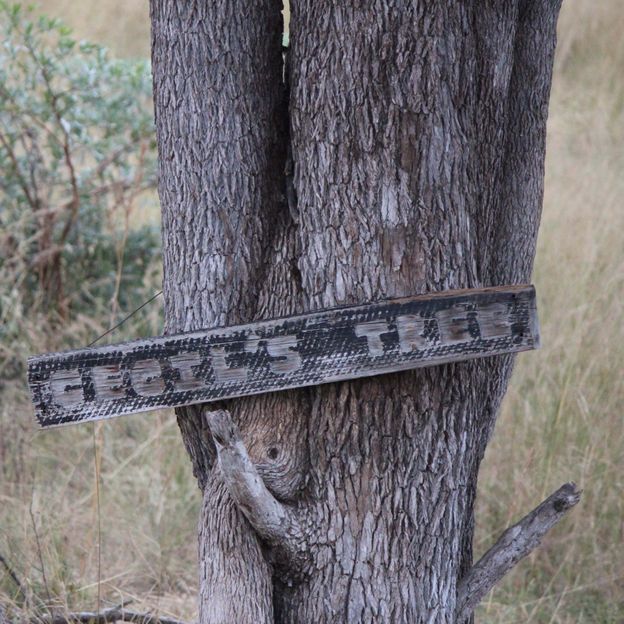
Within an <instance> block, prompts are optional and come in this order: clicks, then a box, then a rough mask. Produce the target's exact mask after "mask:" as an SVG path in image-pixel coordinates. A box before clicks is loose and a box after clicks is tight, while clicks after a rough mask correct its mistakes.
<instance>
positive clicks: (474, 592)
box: [457, 483, 581, 622]
mask: <svg viewBox="0 0 624 624" xmlns="http://www.w3.org/2000/svg"><path fill="white" fill-rule="evenodd" d="M580 498H581V492H580V491H579V490H578V489H577V487H576V485H575V484H574V483H565V484H564V485H562V486H561V487H560V488H559V489H558V490H557V491H556V492H555V493H554V494H551V495H550V496H549V497H548V498H547V499H546V500H545V501H544V502H543V503H541V504H540V505H539V506H538V507H536V508H535V509H534V510H533V511H532V512H531V513H529V514H528V515H526V516H525V517H524V518H522V520H520V522H518V523H517V524H514V525H513V526H512V527H509V528H508V529H507V530H506V531H505V532H504V533H503V534H502V535H501V536H500V538H499V539H498V541H497V542H496V544H494V546H492V548H490V550H488V551H487V552H486V553H485V555H483V557H481V559H480V560H479V561H478V562H477V563H476V564H475V565H474V566H473V567H472V568H471V569H470V570H469V572H468V573H467V574H466V576H465V577H464V578H463V579H462V580H461V582H460V583H459V587H458V589H457V621H458V622H465V621H466V620H467V619H468V618H469V617H470V615H471V614H472V612H473V611H474V609H475V608H476V606H477V605H478V604H479V603H480V602H481V600H482V599H483V598H484V596H485V595H486V594H487V593H488V592H489V591H490V590H491V589H492V587H494V585H496V583H498V581H500V580H501V579H502V578H503V576H504V575H505V574H506V573H507V572H508V571H509V570H510V569H511V568H512V567H513V566H514V565H516V563H518V561H520V559H523V558H524V557H526V556H527V555H528V554H530V553H531V551H533V550H534V549H535V548H537V546H539V544H540V541H541V539H542V537H544V535H546V533H548V531H549V530H550V529H551V528H552V527H553V526H554V525H555V524H556V523H557V522H559V520H561V519H562V518H563V517H564V516H565V514H566V512H567V511H569V510H570V509H571V508H572V507H574V505H576V504H577V503H578V502H579V500H580Z"/></svg>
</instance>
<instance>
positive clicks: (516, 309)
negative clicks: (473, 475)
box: [28, 286, 539, 427]
mask: <svg viewBox="0 0 624 624" xmlns="http://www.w3.org/2000/svg"><path fill="white" fill-rule="evenodd" d="M538 342H539V332H538V329H537V312H536V305H535V290H534V288H533V287H532V286H510V287H502V288H485V289H474V290H457V291H448V292H443V293H435V294H429V295H421V296H416V297H408V298H402V299H394V300H388V301H383V302H379V303H372V304H369V305H362V306H354V307H344V308H335V309H332V310H326V311H322V312H315V313H311V314H304V315H300V316H293V317H287V318H282V319H276V320H268V321H260V322H257V323H253V324H248V325H238V326H234V327H226V328H217V329H209V330H205V331H196V332H189V333H184V334H179V335H177V336H160V337H157V338H150V339H144V340H136V341H133V342H129V343H124V344H119V345H111V346H105V347H100V348H87V349H80V350H76V351H68V352H66V353H55V354H48V355H42V356H37V357H33V358H31V359H30V360H29V367H28V379H29V384H30V388H31V392H32V398H33V403H34V405H35V407H36V415H37V419H38V420H39V423H40V424H41V426H43V427H47V426H52V425H59V424H64V423H73V422H82V421H89V420H96V419H101V418H108V417H112V416H119V415H122V414H132V413H136V412H143V411H148V410H153V409H157V408H161V407H174V406H180V405H190V404H194V403H202V402H208V401H216V400H221V399H228V398H234V397H241V396H247V395H252V394H260V393H264V392H270V391H275V390H283V389H286V388H296V387H302V386H311V385H317V384H323V383H329V382H332V381H340V380H345V379H355V378H358V377H366V376H371V375H378V374H381V373H389V372H393V371H400V370H406V369H411V368H419V367H423V366H430V365H434V364H442V363H446V362H455V361H460V360H466V359H472V358H476V357H483V356H488V355H497V354H501V353H511V352H516V351H525V350H527V349H533V348H535V347H536V346H538Z"/></svg>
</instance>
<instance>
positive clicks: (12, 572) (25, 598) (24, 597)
mask: <svg viewBox="0 0 624 624" xmlns="http://www.w3.org/2000/svg"><path fill="white" fill-rule="evenodd" d="M0 563H1V564H2V565H3V566H4V569H5V570H6V571H7V574H8V575H9V576H10V577H11V580H12V581H13V582H14V583H15V586H16V587H17V589H18V590H19V593H20V594H21V595H22V600H23V601H24V602H28V594H27V593H26V588H25V587H24V585H23V583H22V582H21V581H20V579H19V577H18V576H17V574H16V573H15V570H13V568H12V567H11V566H10V565H9V562H8V561H7V560H6V559H5V557H4V556H3V555H2V553H0Z"/></svg>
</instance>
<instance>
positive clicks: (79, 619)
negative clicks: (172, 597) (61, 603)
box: [30, 607, 187, 624]
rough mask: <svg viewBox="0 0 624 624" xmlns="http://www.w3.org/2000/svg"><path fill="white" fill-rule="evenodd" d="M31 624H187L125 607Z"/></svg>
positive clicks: (47, 618)
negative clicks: (133, 623) (124, 623)
mask: <svg viewBox="0 0 624 624" xmlns="http://www.w3.org/2000/svg"><path fill="white" fill-rule="evenodd" d="M30 622H31V624H107V623H109V622H135V623H136V624H187V623H186V622H183V621H181V620H175V619H173V618H167V617H157V616H155V615H152V614H151V613H140V612H138V611H128V610H127V609H124V608H123V607H111V608H110V609H103V610H102V611H78V612H73V613H66V614H64V615H47V616H39V617H33V618H31V619H30Z"/></svg>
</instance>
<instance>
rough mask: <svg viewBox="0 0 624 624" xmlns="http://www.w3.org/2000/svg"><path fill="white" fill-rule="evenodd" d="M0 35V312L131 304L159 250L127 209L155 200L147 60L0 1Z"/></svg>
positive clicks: (68, 311)
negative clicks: (118, 53) (77, 36)
mask: <svg viewBox="0 0 624 624" xmlns="http://www.w3.org/2000/svg"><path fill="white" fill-rule="evenodd" d="M0 34H1V37H2V41H3V43H2V45H1V46H0V171H1V172H2V175H1V176H0V318H3V319H4V320H5V321H6V319H7V316H11V315H14V314H17V312H16V309H17V308H16V306H17V307H18V308H19V314H20V315H21V314H26V313H35V312H44V313H45V314H46V315H47V317H48V318H59V317H60V318H62V319H64V320H66V319H67V318H68V317H69V316H70V315H72V314H75V313H77V312H80V311H82V312H87V311H89V310H90V309H92V308H93V305H94V302H95V301H97V302H100V303H101V302H103V301H104V302H107V305H108V306H109V309H110V310H111V313H112V314H113V315H114V314H115V313H116V311H117V310H118V309H119V308H127V307H128V306H131V305H134V304H137V303H140V301H139V302H137V301H136V291H137V287H138V286H139V285H141V284H142V281H143V276H144V274H145V272H146V267H149V266H152V265H154V263H155V262H157V261H158V258H159V253H160V236H159V232H158V229H157V226H156V225H152V226H150V225H142V226H140V227H139V226H137V225H136V221H137V220H136V218H135V215H136V211H137V210H140V209H145V207H146V206H149V203H150V202H151V204H152V205H154V204H155V203H156V202H155V193H154V190H155V185H156V150H155V136H154V128H153V117H152V109H151V76H150V68H149V64H148V63H147V62H145V61H138V62H137V61H126V60H113V59H111V58H110V57H109V56H108V54H107V52H106V50H105V49H104V48H102V47H101V46H98V45H93V44H91V43H85V42H78V41H75V40H74V39H73V38H72V37H71V32H70V31H69V29H68V28H66V27H65V26H63V25H62V24H61V23H60V22H59V21H58V20H54V19H50V18H46V17H41V18H39V17H37V18H35V17H33V16H32V14H31V13H30V12H29V11H27V10H24V9H22V8H20V7H19V6H18V5H10V4H8V3H5V2H2V1H1V0H0ZM140 221H142V222H143V223H145V221H146V220H145V219H142V220H140ZM100 308H101V306H100Z"/></svg>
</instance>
